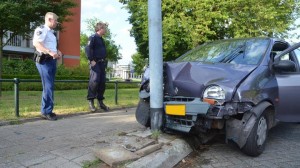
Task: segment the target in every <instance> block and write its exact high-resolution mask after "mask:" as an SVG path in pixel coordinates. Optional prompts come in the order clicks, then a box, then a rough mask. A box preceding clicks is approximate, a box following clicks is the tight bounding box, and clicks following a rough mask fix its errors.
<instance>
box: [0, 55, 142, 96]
mask: <svg viewBox="0 0 300 168" xmlns="http://www.w3.org/2000/svg"><path fill="white" fill-rule="evenodd" d="M2 69H3V74H2V78H3V79H14V78H19V79H36V80H40V79H41V78H40V75H39V73H38V70H37V68H36V66H35V62H34V61H32V60H30V59H26V60H24V61H21V60H7V59H3V68H2ZM88 79H89V67H88V65H81V66H79V67H74V68H66V67H64V66H63V65H58V66H57V71H56V77H55V80H85V81H86V82H76V83H73V82H72V83H71V82H56V83H55V90H76V89H87V87H88ZM107 82H108V83H106V89H114V88H115V84H114V83H110V82H109V80H107ZM138 87H139V85H138V84H137V83H118V88H119V89H121V88H138ZM1 88H2V90H3V91H7V90H13V89H14V83H13V82H2V85H1ZM19 89H20V90H21V91H41V90H42V84H41V83H40V82H21V83H20V84H19Z"/></svg>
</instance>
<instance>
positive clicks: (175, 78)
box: [164, 62, 256, 99]
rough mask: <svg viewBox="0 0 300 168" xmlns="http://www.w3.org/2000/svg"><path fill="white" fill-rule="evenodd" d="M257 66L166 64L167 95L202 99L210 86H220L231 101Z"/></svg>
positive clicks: (197, 63)
mask: <svg viewBox="0 0 300 168" xmlns="http://www.w3.org/2000/svg"><path fill="white" fill-rule="evenodd" d="M255 68H256V65H241V64H228V63H218V64H209V63H202V62H180V63H174V62H167V63H165V64H164V73H165V79H164V88H165V95H170V96H185V97H202V93H203V91H204V89H205V88H206V87H207V86H209V85H219V86H221V87H222V88H223V89H224V90H225V91H226V99H231V97H232V94H233V92H234V90H235V88H236V87H237V86H238V85H239V83H241V81H243V80H244V79H245V78H246V77H247V76H248V74H249V73H251V72H252V71H253V70H254V69H255Z"/></svg>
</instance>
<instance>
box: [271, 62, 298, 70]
mask: <svg viewBox="0 0 300 168" xmlns="http://www.w3.org/2000/svg"><path fill="white" fill-rule="evenodd" d="M273 68H274V69H275V70H277V71H285V72H294V71H296V65H295V63H294V62H293V61H291V60H280V61H279V62H275V63H274V64H273Z"/></svg>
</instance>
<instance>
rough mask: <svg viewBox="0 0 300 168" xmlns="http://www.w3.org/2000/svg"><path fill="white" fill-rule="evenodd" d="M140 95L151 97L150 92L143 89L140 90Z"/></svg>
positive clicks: (143, 97)
mask: <svg viewBox="0 0 300 168" xmlns="http://www.w3.org/2000/svg"><path fill="white" fill-rule="evenodd" d="M139 97H140V98H141V99H146V98H149V97H150V93H149V92H147V91H146V90H141V91H140V92H139Z"/></svg>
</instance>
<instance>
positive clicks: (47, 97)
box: [36, 59, 56, 114]
mask: <svg viewBox="0 0 300 168" xmlns="http://www.w3.org/2000/svg"><path fill="white" fill-rule="evenodd" d="M36 67H37V69H38V71H39V74H40V76H41V80H42V85H43V93H42V103H41V113H42V114H50V113H52V110H53V107H54V80H55V73H56V60H55V59H51V60H47V61H43V62H41V63H36Z"/></svg>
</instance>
